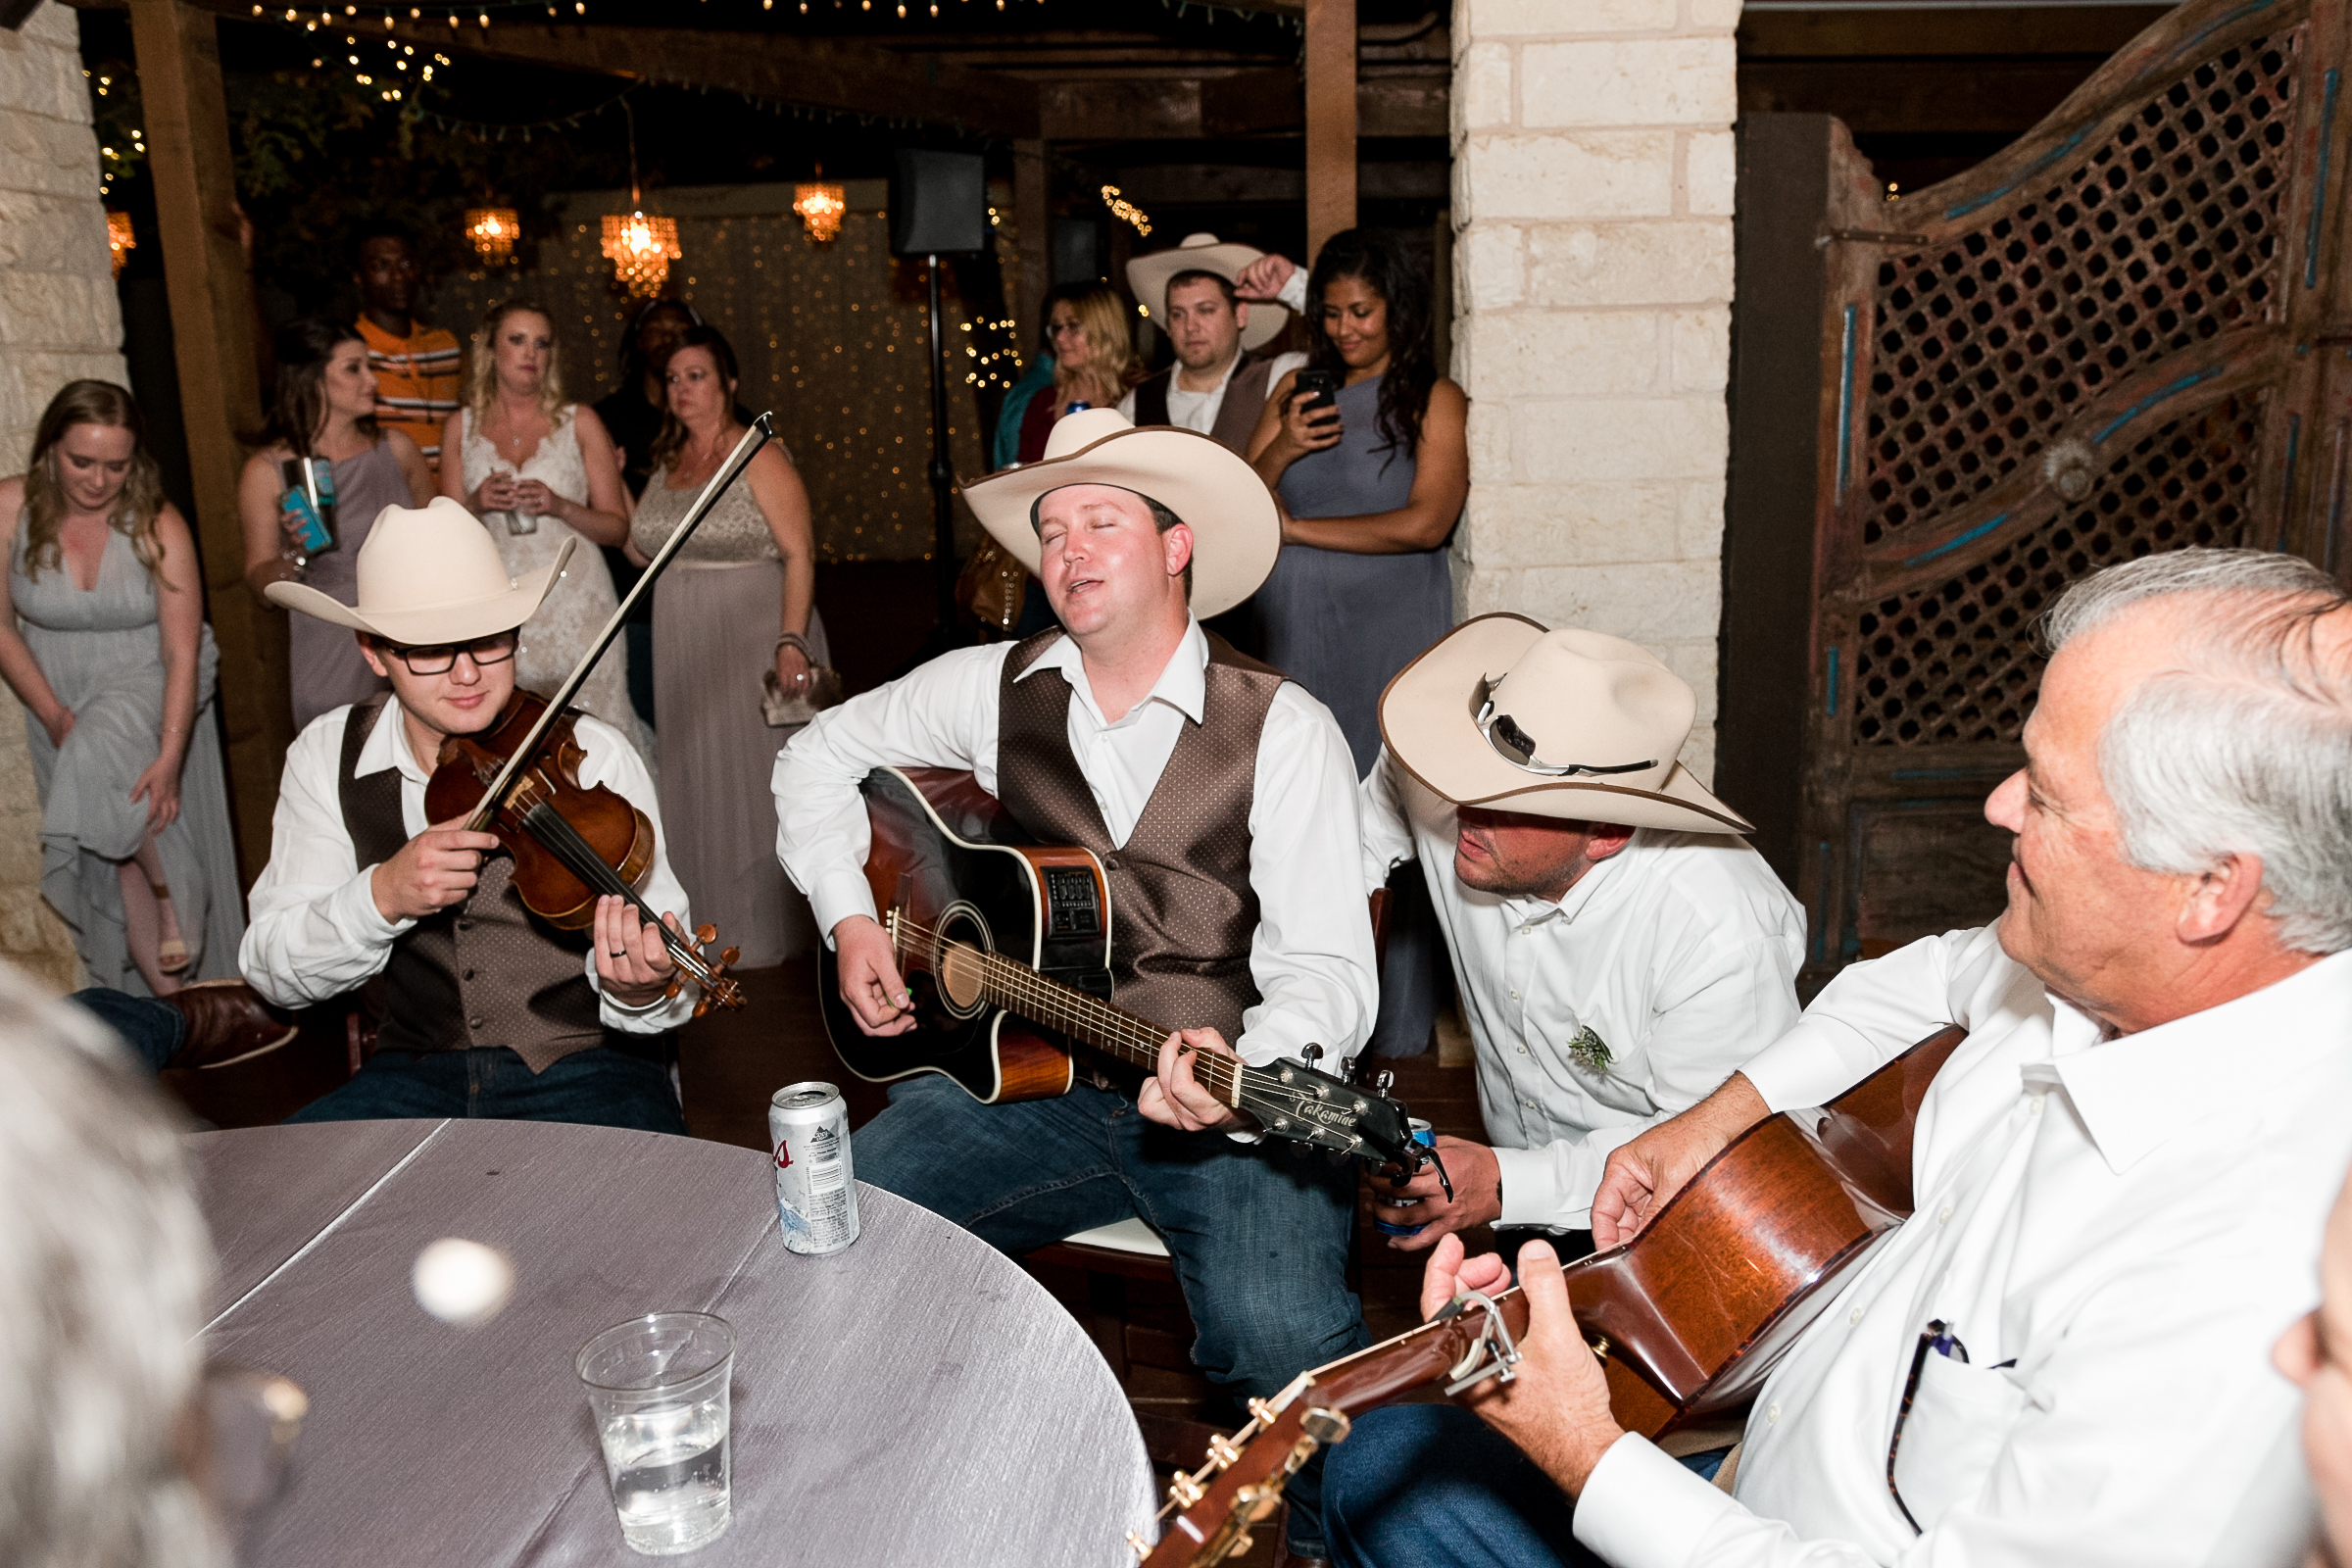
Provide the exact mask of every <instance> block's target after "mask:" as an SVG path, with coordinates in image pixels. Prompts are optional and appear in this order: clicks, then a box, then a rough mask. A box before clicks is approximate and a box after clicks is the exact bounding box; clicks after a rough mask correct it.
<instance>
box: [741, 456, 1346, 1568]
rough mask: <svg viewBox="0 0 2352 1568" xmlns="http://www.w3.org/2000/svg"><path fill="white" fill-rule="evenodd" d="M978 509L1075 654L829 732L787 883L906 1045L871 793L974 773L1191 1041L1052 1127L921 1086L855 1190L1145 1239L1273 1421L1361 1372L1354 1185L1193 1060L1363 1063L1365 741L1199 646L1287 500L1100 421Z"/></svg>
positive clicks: (780, 844)
mask: <svg viewBox="0 0 2352 1568" xmlns="http://www.w3.org/2000/svg"><path fill="white" fill-rule="evenodd" d="M964 494H965V497H966V499H967V500H968V501H969V502H970V503H971V507H972V511H973V512H974V513H975V514H976V515H978V516H979V518H980V520H981V522H982V523H983V524H985V525H986V526H987V528H988V529H989V531H990V532H991V533H992V534H993V535H995V536H996V538H997V539H998V540H999V542H1001V543H1002V544H1003V545H1004V546H1005V548H1006V549H1007V550H1008V551H1010V552H1011V553H1012V554H1013V555H1014V556H1015V557H1017V558H1018V559H1019V560H1020V561H1021V563H1022V564H1024V565H1026V566H1028V567H1029V568H1030V570H1032V571H1034V572H1036V573H1037V574H1038V576H1039V578H1040V579H1041V580H1042V581H1043V582H1044V584H1045V589H1046V594H1047V596H1048V598H1049V599H1050V600H1051V601H1052V603H1053V606H1054V613H1055V614H1056V615H1057V616H1058V617H1059V618H1060V620H1061V623H1062V625H1063V626H1065V627H1067V628H1068V631H1067V632H1066V634H1065V633H1064V632H1063V631H1061V630H1059V629H1056V630H1053V631H1048V632H1044V633H1041V634H1039V635H1038V636H1035V637H1032V638H1030V639H1028V640H1027V641H1025V642H1020V643H1014V644H1005V643H996V644H991V645H988V646H985V647H979V648H968V649H961V650H958V651H956V652H954V653H950V654H946V655H943V656H942V657H940V658H939V659H936V660H933V661H932V662H929V663H927V664H925V665H923V666H922V667H921V668H919V669H916V670H915V671H914V672H913V673H911V674H909V675H907V676H906V677H905V678H903V679H901V680H898V681H894V682H893V683H891V684H890V685H888V686H886V687H884V688H882V689H881V690H880V691H876V692H871V693H868V694H867V695H865V696H862V697H859V698H857V699H855V700H854V701H852V702H849V703H846V704H844V705H843V706H841V707H839V708H836V709H833V710H832V711H828V712H825V713H822V714H820V715H818V717H817V719H816V721H815V722H814V723H812V724H811V725H809V728H808V729H807V730H805V731H803V732H802V733H801V734H800V735H799V736H797V737H795V738H794V740H793V742H792V744H791V745H790V746H789V747H788V748H787V749H786V751H785V752H784V754H783V756H782V757H781V758H780V759H779V760H778V761H777V763H776V770H775V780H774V787H775V796H776V810H777V815H778V817H779V819H780V828H779V831H778V834H777V849H778V853H779V854H780V855H781V857H782V858H783V861H784V866H785V869H786V870H787V871H789V872H790V873H791V874H792V878H793V880H794V881H795V882H797V883H798V884H799V885H800V887H801V889H802V890H803V891H804V892H806V893H807V894H808V895H809V899H810V901H811V903H812V904H813V905H814V907H815V909H816V916H817V925H818V928H819V929H821V930H823V931H826V932H827V933H829V935H830V938H831V940H832V942H833V944H834V946H835V949H836V951H837V953H838V955H839V958H840V976H841V991H842V997H843V1000H844V1001H845V1002H846V1003H847V1004H848V1005H849V1006H850V1007H851V1009H852V1010H853V1011H854V1012H855V1013H856V1014H857V1017H858V1025H859V1027H861V1028H863V1029H864V1030H865V1031H866V1032H867V1033H868V1034H874V1035H882V1034H896V1033H900V1032H903V1031H905V1030H907V1029H908V1028H911V1027H912V1026H913V1022H914V1020H913V1018H912V1016H911V1015H910V1014H909V1013H908V1012H907V1011H906V1010H905V1005H906V1004H907V1001H908V1000H909V999H908V993H907V986H906V984H905V981H904V980H903V978H902V977H901V975H900V972H899V970H898V968H897V965H896V964H895V962H894V960H893V956H892V946H891V939H890V937H889V936H888V935H887V934H885V932H884V931H883V929H882V927H881V926H880V925H878V924H876V922H875V914H876V909H875V906H874V900H873V895H872V892H871V891H870V890H869V889H868V887H867V885H866V881H865V876H864V873H863V871H862V869H861V866H862V863H863V861H864V859H865V856H866V850H867V845H868V842H869V839H868V827H867V822H866V816H865V811H864V808H863V805H862V803H861V801H860V798H859V795H858V784H859V781H861V780H862V779H863V778H864V777H865V775H866V773H867V772H868V771H869V770H870V769H873V768H876V767H953V768H969V769H970V770H971V771H972V772H973V774H974V775H975V777H976V779H977V781H978V783H979V785H980V787H981V788H983V789H985V790H987V791H989V793H991V794H992V795H995V796H997V797H998V798H999V799H1000V800H1001V801H1002V802H1003V803H1004V804H1005V807H1006V808H1007V809H1009V810H1010V811H1011V813H1012V815H1013V816H1014V817H1015V818H1016V819H1018V820H1019V821H1020V823H1021V824H1022V826H1023V827H1024V828H1026V829H1027V830H1028V831H1029V832H1030V833H1031V834H1033V835H1034V836H1035V837H1036V838H1037V839H1038V840H1039V841H1040V842H1043V843H1047V844H1071V843H1075V844H1081V845H1084V846H1085V847H1086V848H1088V849H1090V850H1092V851H1093V852H1094V853H1095V854H1096V855H1097V856H1098V857H1099V858H1100V859H1101V861H1102V864H1103V872H1104V875H1105V876H1106V878H1107V879H1108V881H1109V885H1110V904H1111V921H1110V925H1111V931H1112V933H1113V947H1112V955H1111V956H1112V965H1111V968H1112V975H1113V979H1114V983H1115V987H1116V997H1115V1000H1116V1001H1117V1002H1118V1004H1119V1005H1121V1006H1122V1007H1125V1008H1126V1009H1128V1010H1129V1011H1132V1012H1136V1013H1140V1014H1142V1015H1143V1016H1145V1017H1149V1018H1153V1019H1156V1020H1158V1021H1159V1022H1160V1023H1162V1024H1165V1025H1168V1026H1170V1027H1172V1028H1174V1029H1176V1030H1177V1031H1178V1032H1177V1033H1174V1034H1171V1035H1170V1036H1169V1037H1168V1038H1167V1040H1166V1042H1165V1043H1164V1044H1163V1045H1162V1047H1161V1049H1160V1055H1159V1064H1158V1070H1157V1072H1156V1073H1155V1074H1153V1075H1152V1076H1150V1077H1145V1078H1143V1079H1142V1081H1141V1082H1140V1083H1139V1082H1136V1081H1134V1078H1133V1077H1128V1078H1120V1077H1116V1076H1104V1075H1103V1074H1101V1073H1100V1072H1097V1071H1095V1070H1094V1068H1093V1067H1092V1064H1091V1063H1090V1064H1082V1070H1083V1071H1088V1072H1091V1073H1093V1074H1094V1082H1092V1083H1086V1082H1081V1083H1080V1084H1079V1085H1078V1086H1077V1087H1076V1088H1074V1089H1073V1090H1072V1091H1071V1092H1070V1093H1069V1094H1067V1095H1065V1096H1063V1097H1061V1098H1059V1099H1055V1100H1039V1101H1028V1102H1023V1103H1013V1104H999V1105H984V1104H981V1103H979V1102H977V1101H975V1100H973V1099H972V1098H971V1096H969V1095H968V1094H966V1093H965V1092H964V1090H963V1089H962V1088H961V1087H960V1086H958V1085H957V1084H956V1083H954V1082H952V1081H950V1080H949V1079H946V1078H943V1077H939V1076H936V1075H934V1074H930V1073H918V1074H916V1075H915V1076H913V1077H911V1078H907V1079H905V1080H902V1081H901V1082H899V1083H898V1084H897V1085H895V1086H894V1087H893V1088H892V1090H891V1103H890V1106H889V1108H888V1109H886V1110H885V1111H883V1112H882V1114H881V1115H879V1116H877V1117H876V1118H875V1119H874V1120H873V1121H872V1122H871V1123H869V1124H868V1125H867V1126H866V1127H864V1128H863V1129H861V1130H860V1131H859V1132H858V1150H857V1154H858V1175H859V1176H860V1177H862V1178H863V1179H865V1180H866V1181H869V1182H871V1183H873V1184H875V1185H876V1186H879V1187H882V1188H886V1189H888V1190H889V1191H892V1192H895V1193H898V1194H900V1195H901V1196H903V1197H906V1198H908V1199H911V1200H913V1201H916V1202H918V1203H921V1204H922V1205H923V1206H924V1207H926V1208H930V1209H932V1210H934V1211H935V1212H938V1213H941V1214H944V1215H946V1216H948V1217H949V1218H951V1219H953V1220H955V1221H956V1222H957V1223H958V1224H960V1225H962V1226H964V1227H965V1228H966V1229H967V1230H970V1231H972V1232H973V1233H975V1234H976V1235H978V1236H980V1237H982V1238H983V1239H985V1240H986V1241H988V1242H990V1243H992V1244H994V1245H995V1246H997V1247H999V1248H1001V1249H1003V1250H1005V1251H1007V1252H1012V1253H1020V1252H1025V1251H1028V1250H1031V1249H1034V1248H1037V1247H1042V1246H1045V1245H1047V1244H1049V1243H1052V1242H1056V1241H1059V1240H1061V1239H1062V1238H1064V1237H1067V1236H1071V1235H1074V1234H1076V1233H1078V1232H1081V1231H1085V1230H1089V1229H1092V1228H1094V1227H1098V1226H1103V1225H1108V1224H1113V1223H1116V1222H1119V1221H1131V1220H1134V1219H1136V1218H1139V1217H1140V1218H1141V1219H1143V1220H1146V1221H1148V1222H1149V1223H1150V1224H1151V1225H1152V1228H1153V1229H1155V1230H1156V1231H1157V1232H1158V1233H1159V1235H1160V1237H1161V1238H1162V1239H1163V1240H1164V1241H1165V1242H1166V1244H1167V1249H1168V1252H1169V1254H1170V1256H1171V1257H1172V1258H1173V1259H1174V1262H1175V1266H1176V1272H1177V1276H1178V1278H1179V1279H1180V1280H1181V1281H1182V1283H1183V1286H1184V1295H1185V1300H1186V1302H1187V1304H1189V1305H1190V1306H1191V1308H1192V1311H1193V1317H1194V1321H1195V1322H1196V1324H1197V1325H1198V1326H1199V1328H1200V1339H1199V1341H1198V1343H1197V1344H1196V1345H1195V1346H1194V1348H1193V1357H1194V1359H1195V1361H1197V1362H1198V1363H1199V1364H1200V1365H1201V1368H1202V1369H1203V1370H1204V1371H1205V1372H1206V1373H1207V1374H1208V1376H1209V1377H1210V1378H1211V1379H1212V1380H1214V1381H1215V1382H1216V1383H1218V1384H1219V1385H1220V1386H1222V1387H1224V1388H1226V1389H1228V1390H1231V1391H1232V1392H1234V1393H1235V1394H1237V1395H1268V1394H1271V1393H1273V1392H1275V1391H1276V1390H1278V1389H1279V1388H1281V1387H1282V1386H1283V1385H1284V1384H1285V1383H1287V1382H1288V1381H1289V1380H1290V1379H1291V1378H1292V1377H1294V1376H1296V1375H1297V1373H1298V1372H1299V1369H1300V1368H1301V1367H1308V1366H1317V1365H1320V1364H1321V1363H1323V1362H1325V1361H1327V1360H1330V1359H1331V1358H1333V1357H1334V1356H1338V1355H1343V1354H1346V1353H1347V1352H1348V1351H1350V1350H1352V1349H1354V1348H1358V1347H1359V1346H1361V1345H1362V1344H1364V1343H1365V1332H1364V1326H1363V1320H1362V1317H1361V1316H1360V1314H1359V1313H1358V1311H1357V1309H1356V1302H1355V1299H1354V1297H1353V1296H1352V1295H1350V1294H1349V1292H1348V1287H1347V1283H1346V1280H1345V1277H1344V1272H1345V1269H1346V1265H1347V1257H1348V1230H1349V1227H1350V1224H1351V1223H1352V1220H1353V1208H1354V1201H1353V1198H1354V1188H1355V1173H1354V1171H1353V1170H1352V1169H1351V1168H1350V1167H1349V1166H1348V1165H1346V1164H1341V1165H1336V1166H1335V1165H1333V1164H1331V1163H1329V1162H1327V1161H1325V1160H1324V1159H1322V1158H1320V1157H1313V1156H1309V1157H1306V1158H1299V1157H1296V1156H1295V1155H1294V1154H1293V1153H1292V1152H1290V1150H1289V1149H1288V1148H1286V1147H1283V1146H1280V1145H1277V1144H1272V1143H1267V1144H1258V1143H1254V1142H1252V1141H1250V1136H1249V1135H1250V1127H1249V1124H1248V1123H1247V1122H1246V1121H1243V1120H1241V1119H1239V1118H1238V1117H1237V1114H1236V1112H1235V1111H1234V1110H1233V1109H1232V1108H1231V1107H1229V1106H1227V1105H1225V1104H1223V1103H1220V1102H1218V1101H1216V1100H1215V1099H1213V1098H1211V1097H1210V1096H1209V1095H1208V1094H1206V1093H1205V1092H1203V1091H1202V1089H1201V1087H1200V1085H1199V1084H1198V1083H1197V1082H1196V1081H1195V1079H1194V1076H1193V1070H1192V1067H1191V1065H1190V1061H1191V1054H1192V1053H1194V1052H1201V1053H1225V1052H1231V1053H1233V1054H1238V1055H1240V1056H1241V1057H1242V1058H1243V1059H1244V1060H1245V1061H1248V1062H1250V1063H1252V1064H1261V1065H1262V1064H1264V1063H1267V1062H1271V1061H1273V1060H1276V1059H1278V1058H1297V1057H1299V1056H1300V1055H1301V1054H1302V1053H1303V1052H1304V1051H1305V1050H1306V1048H1307V1047H1308V1046H1309V1045H1310V1044H1319V1045H1320V1046H1322V1047H1323V1049H1324V1050H1325V1052H1326V1053H1328V1055H1327V1058H1326V1065H1332V1064H1335V1063H1336V1062H1337V1059H1338V1058H1339V1057H1341V1056H1344V1055H1348V1054H1353V1053H1354V1052H1355V1051H1357V1050H1358V1049H1359V1048H1360V1046H1361V1045H1362V1042H1363V1040H1364V1037H1365V1035H1366V1034H1367V1033H1368V1032H1369V1030H1370V1028H1371V1023H1372V1014H1373V1007H1374V1002H1375V990H1376V980H1375V978H1374V972H1373V965H1372V933H1371V926H1370V921H1369V920H1368V918H1367V916H1366V910H1365V904H1364V901H1363V899H1362V898H1361V897H1360V895H1359V894H1358V893H1357V892H1356V890H1357V889H1359V888H1360V887H1361V885H1362V884H1361V881H1360V879H1359V877H1358V875H1357V871H1356V859H1357V854H1358V849H1357V838H1356V806H1355V790H1354V785H1355V770H1354V767H1353V765H1352V763H1351V762H1350V760H1349V756H1348V744H1347V741H1346V740H1345V739H1344V738H1343V737H1342V736H1341V734H1340V730H1339V726H1338V724H1337V722H1336V721H1335V720H1334V719H1333V718H1332V716H1331V713H1330V711H1329V710H1327V709H1325V708H1324V707H1323V705H1322V704H1321V703H1318V702H1317V701H1315V699H1314V698H1312V697H1310V696H1308V695H1307V694H1306V693H1305V692H1304V691H1302V690H1300V689H1299V687H1298V686H1297V685H1295V684H1292V683H1290V682H1287V681H1285V680H1284V679H1283V678H1282V676H1281V675H1280V674H1278V673H1276V672H1275V671H1273V670H1270V669H1267V668H1266V667H1265V666H1263V665H1261V664H1258V663H1255V662H1252V661H1250V660H1248V659H1245V658H1243V657H1242V656H1240V655H1238V654H1236V653H1234V652H1233V651H1232V650H1231V649H1230V648H1228V647H1226V646H1225V645H1224V644H1223V643H1222V642H1220V641H1218V640H1217V639H1215V638H1213V637H1210V636H1208V635H1207V634H1205V633H1203V632H1202V631H1201V625H1200V621H1199V619H1198V618H1196V617H1200V616H1207V615H1213V614H1215V613H1217V612H1218V611H1221V610H1225V609H1229V608H1230V607H1232V606H1233V605H1235V604H1237V603H1239V602H1240V601H1241V600H1243V599H1246V598H1248V597H1249V596H1250V594H1251V593H1252V592H1254V591H1255V590H1256V588H1257V585H1258V584H1259V583H1260V582H1261V581H1263V580H1264V578H1265V575H1266V573H1267V572H1268V571H1269V570H1271V569H1272V567H1273V564H1274V557H1275V554H1276V552H1277V550H1278V548H1279V544H1280V537H1281V534H1280V523H1279V520H1278V518H1277V515H1276V513H1275V509H1274V503H1273V499H1272V497H1271V496H1269V495H1268V494H1267V492H1266V488H1265V486H1264V485H1263V484H1262V483H1260V482H1259V480H1258V479H1257V477H1256V475H1255V474H1254V473H1253V472H1252V471H1251V470H1250V466H1249V465H1248V464H1246V463H1244V462H1243V461H1242V459H1241V458H1240V457H1239V456H1237V455H1235V454H1233V453H1230V452H1228V451H1226V450H1225V449H1224V448H1222V447H1220V446H1218V445H1217V444H1216V443H1215V442H1213V441H1211V440H1209V439H1208V438H1206V437H1204V436H1201V435H1198V434H1196V433H1194V432H1193V431H1190V430H1180V429H1169V428H1146V429H1136V428H1134V427H1132V426H1130V425H1129V424H1128V422H1127V421H1126V419H1124V418H1122V417H1120V416H1119V414H1118V413H1117V412H1116V411H1115V410H1111V409H1093V410H1088V411H1085V412H1083V413H1079V414H1073V415H1070V416H1068V417H1065V418H1063V419H1062V420H1061V421H1060V422H1059V423H1057V424H1055V425H1054V432H1053V436H1052V439H1051V440H1050V442H1049V443H1048V445H1047V449H1046V457H1045V459H1044V461H1042V462H1039V463H1034V464H1030V465H1027V466H1023V467H1020V468H1015V469H1011V470H1008V471H1006V472H1004V473H999V474H992V475H991V476H989V477H988V478H987V479H984V480H980V481H978V482H976V483H973V484H969V485H966V486H965V487H964ZM1188 601H1189V603H1188ZM1296 1517H1297V1515H1296V1514H1295V1515H1294V1518H1296ZM1308 1544H1311V1543H1302V1542H1300V1541H1299V1540H1297V1539H1296V1538H1294V1541H1293V1545H1294V1548H1298V1547H1300V1546H1303V1545H1308ZM1306 1554H1308V1555H1312V1554H1313V1553H1306Z"/></svg>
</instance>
